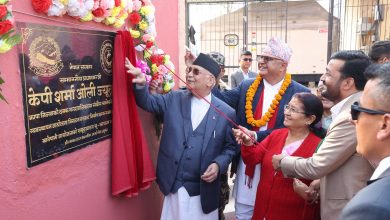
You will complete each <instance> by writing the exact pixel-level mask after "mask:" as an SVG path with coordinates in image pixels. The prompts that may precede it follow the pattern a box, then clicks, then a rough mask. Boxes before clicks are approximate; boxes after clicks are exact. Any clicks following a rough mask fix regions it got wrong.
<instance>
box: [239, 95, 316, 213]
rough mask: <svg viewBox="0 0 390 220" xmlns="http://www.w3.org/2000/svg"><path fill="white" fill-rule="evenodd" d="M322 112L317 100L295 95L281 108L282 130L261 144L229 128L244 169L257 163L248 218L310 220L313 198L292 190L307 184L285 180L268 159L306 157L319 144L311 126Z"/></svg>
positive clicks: (313, 207)
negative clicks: (256, 180) (257, 174)
mask: <svg viewBox="0 0 390 220" xmlns="http://www.w3.org/2000/svg"><path fill="white" fill-rule="evenodd" d="M322 112H323V106H322V103H321V100H320V99H319V98H318V97H316V96H315V95H313V94H311V93H297V94H295V95H294V97H293V98H292V99H291V101H290V102H289V104H288V105H286V106H284V117H285V118H284V122H283V123H284V126H286V128H281V129H276V130H274V131H273V132H272V133H271V134H270V135H269V136H268V137H267V138H265V139H264V140H263V141H262V142H260V143H256V144H254V141H253V140H254V138H253V137H251V138H249V137H248V136H247V135H246V134H249V133H250V131H248V130H246V131H245V133H244V132H242V131H241V130H239V129H233V133H234V135H235V137H236V140H237V142H238V143H239V144H242V147H241V154H242V158H243V160H244V163H245V164H246V165H247V167H250V166H255V165H256V164H259V163H260V164H261V177H260V183H259V185H258V188H257V195H256V201H255V210H254V213H253V217H252V219H254V220H263V219H267V220H273V219H276V220H280V219H290V220H295V219H310V220H312V219H314V216H315V209H316V206H317V205H318V204H316V203H314V202H311V201H310V200H312V199H313V198H310V194H309V193H306V194H305V192H302V191H300V192H295V191H294V184H295V188H296V189H297V190H304V188H303V187H296V186H297V185H300V183H301V181H302V182H303V183H305V184H306V185H310V182H311V181H310V180H303V179H302V180H300V181H299V180H296V179H290V178H285V177H284V176H283V174H282V172H280V171H275V170H274V168H273V166H272V156H273V155H275V154H281V153H282V154H287V155H292V156H299V157H304V158H307V157H310V156H311V155H312V154H313V153H314V151H315V149H316V147H317V145H318V143H319V142H320V141H321V138H320V137H318V136H317V135H316V134H315V132H314V129H315V127H314V125H315V124H316V123H317V122H318V121H319V120H321V117H322ZM241 128H242V129H244V130H245V128H243V127H241ZM301 185H303V184H301ZM302 188H303V189H302ZM298 194H299V195H298ZM300 195H302V196H300ZM305 195H306V196H305ZM303 197H305V198H303Z"/></svg>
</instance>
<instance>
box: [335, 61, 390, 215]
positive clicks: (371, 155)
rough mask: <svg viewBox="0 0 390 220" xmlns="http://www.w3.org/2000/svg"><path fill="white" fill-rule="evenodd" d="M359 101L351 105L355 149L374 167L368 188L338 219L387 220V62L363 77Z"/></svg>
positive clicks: (389, 176)
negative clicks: (363, 83) (364, 82)
mask: <svg viewBox="0 0 390 220" xmlns="http://www.w3.org/2000/svg"><path fill="white" fill-rule="evenodd" d="M366 76H367V78H368V79H369V80H368V82H367V84H366V86H365V87H364V91H363V94H362V96H361V98H360V102H359V103H358V102H356V103H355V104H354V105H352V106H351V115H352V120H353V122H354V123H355V125H356V135H357V142H358V145H357V147H356V150H357V152H358V153H359V154H361V155H363V157H365V158H367V160H369V161H371V163H374V164H378V163H379V165H378V167H377V168H376V169H375V171H374V174H373V175H372V177H371V179H370V181H369V182H368V186H366V187H365V188H363V189H362V190H361V191H359V192H358V193H357V194H356V195H355V197H353V198H352V200H351V201H350V202H349V203H348V204H347V205H346V207H345V208H344V209H343V212H342V216H341V219H343V220H358V219H362V220H363V219H375V220H385V219H386V220H388V219H390V190H389V189H390V97H389V93H390V63H387V64H383V65H382V66H380V67H379V69H377V70H376V71H374V72H371V73H369V74H366Z"/></svg>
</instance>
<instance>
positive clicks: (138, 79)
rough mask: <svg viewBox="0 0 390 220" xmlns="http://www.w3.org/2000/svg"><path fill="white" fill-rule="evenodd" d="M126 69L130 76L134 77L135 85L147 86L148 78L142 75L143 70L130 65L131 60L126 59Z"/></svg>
mask: <svg viewBox="0 0 390 220" xmlns="http://www.w3.org/2000/svg"><path fill="white" fill-rule="evenodd" d="M125 67H126V69H127V72H128V73H129V74H132V75H133V76H134V79H133V83H137V84H138V85H140V86H144V85H145V84H146V78H145V76H144V75H143V74H142V72H141V70H140V69H139V68H137V67H134V66H133V64H131V63H130V60H129V59H127V57H126V58H125Z"/></svg>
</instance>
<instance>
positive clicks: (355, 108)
mask: <svg viewBox="0 0 390 220" xmlns="http://www.w3.org/2000/svg"><path fill="white" fill-rule="evenodd" d="M361 112H364V113H367V114H369V115H384V114H388V113H389V112H384V111H378V110H373V109H368V108H363V107H360V106H359V102H355V103H353V104H352V105H351V118H352V120H354V121H356V120H358V118H359V115H360V113H361Z"/></svg>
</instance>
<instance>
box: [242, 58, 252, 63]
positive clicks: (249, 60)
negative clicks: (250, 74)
mask: <svg viewBox="0 0 390 220" xmlns="http://www.w3.org/2000/svg"><path fill="white" fill-rule="evenodd" d="M242 60H243V61H245V62H252V58H242Z"/></svg>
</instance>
